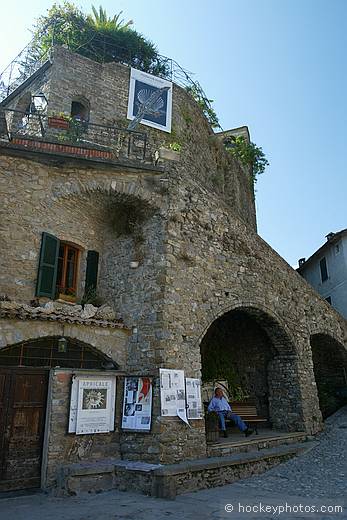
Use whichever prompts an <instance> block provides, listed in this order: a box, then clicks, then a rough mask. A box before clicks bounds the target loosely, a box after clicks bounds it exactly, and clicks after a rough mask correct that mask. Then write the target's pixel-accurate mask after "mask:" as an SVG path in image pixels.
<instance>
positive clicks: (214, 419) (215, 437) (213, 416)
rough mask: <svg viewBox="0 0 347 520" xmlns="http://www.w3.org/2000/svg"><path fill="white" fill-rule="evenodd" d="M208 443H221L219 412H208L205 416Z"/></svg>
mask: <svg viewBox="0 0 347 520" xmlns="http://www.w3.org/2000/svg"><path fill="white" fill-rule="evenodd" d="M205 425H206V441H207V442H219V420H218V414H217V412H207V413H206V415H205Z"/></svg>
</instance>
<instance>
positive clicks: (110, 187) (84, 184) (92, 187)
mask: <svg viewBox="0 0 347 520" xmlns="http://www.w3.org/2000/svg"><path fill="white" fill-rule="evenodd" d="M92 193H103V194H105V195H110V196H114V197H116V198H118V199H119V200H122V201H128V202H131V203H139V202H141V203H142V204H144V205H147V206H151V207H152V208H153V209H162V208H163V207H164V202H163V197H162V195H160V194H159V193H158V192H157V191H155V190H153V189H150V188H147V187H146V186H145V185H144V184H143V183H141V182H140V181H137V182H135V181H134V180H128V179H124V177H122V178H114V177H113V178H111V179H110V178H109V176H108V178H104V177H101V176H99V177H98V178H97V177H96V178H94V179H93V180H84V179H71V178H70V179H69V181H68V182H60V183H59V184H56V185H55V186H54V187H53V196H54V197H55V198H57V199H58V198H67V197H72V196H80V195H84V194H92Z"/></svg>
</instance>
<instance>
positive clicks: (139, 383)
mask: <svg viewBox="0 0 347 520" xmlns="http://www.w3.org/2000/svg"><path fill="white" fill-rule="evenodd" d="M151 418H152V379H151V378H150V377H139V376H135V377H126V378H125V381H124V398H123V416H122V428H123V429H124V430H140V431H150V429H151Z"/></svg>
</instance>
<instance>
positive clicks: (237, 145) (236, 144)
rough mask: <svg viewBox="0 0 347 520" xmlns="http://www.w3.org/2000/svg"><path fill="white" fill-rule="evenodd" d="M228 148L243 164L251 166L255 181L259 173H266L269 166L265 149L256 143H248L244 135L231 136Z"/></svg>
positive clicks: (254, 181)
mask: <svg viewBox="0 0 347 520" xmlns="http://www.w3.org/2000/svg"><path fill="white" fill-rule="evenodd" d="M226 149H227V150H228V152H229V153H230V154H231V155H233V156H234V157H235V158H236V159H238V160H239V161H240V163H241V164H243V166H247V167H250V168H251V176H252V181H253V183H256V182H257V177H258V175H261V174H262V173H264V171H265V168H266V166H269V161H268V160H267V159H266V157H265V154H264V152H263V149H262V148H260V147H259V146H257V145H256V144H254V143H248V142H247V141H246V139H245V138H244V137H243V136H242V135H239V136H235V137H234V136H232V137H230V138H229V143H227V146H226Z"/></svg>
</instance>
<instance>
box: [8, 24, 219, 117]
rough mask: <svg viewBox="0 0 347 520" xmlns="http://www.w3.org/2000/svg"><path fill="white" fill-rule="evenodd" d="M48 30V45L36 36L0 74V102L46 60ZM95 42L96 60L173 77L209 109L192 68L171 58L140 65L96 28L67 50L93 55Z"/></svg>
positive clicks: (157, 58) (52, 41)
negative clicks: (43, 45) (42, 46)
mask: <svg viewBox="0 0 347 520" xmlns="http://www.w3.org/2000/svg"><path fill="white" fill-rule="evenodd" d="M51 29H52V27H51V26H47V27H46V28H45V31H44V33H45V34H48V32H49V31H50V30H51ZM52 33H53V34H52V39H51V44H50V46H49V45H48V48H46V49H45V51H44V52H41V51H40V48H38V47H37V41H38V39H36V40H35V39H33V40H32V41H31V42H30V43H29V44H28V45H27V46H26V47H25V48H24V49H23V50H22V51H21V52H20V53H19V54H18V55H17V56H16V58H15V59H14V60H12V62H11V63H10V64H9V65H8V66H7V67H6V69H5V70H4V71H3V72H2V73H1V74H0V102H1V101H2V100H4V99H5V98H6V97H7V96H9V95H10V94H11V93H12V92H13V91H14V90H15V89H16V88H17V87H18V86H19V85H20V84H22V83H23V82H24V81H25V80H26V79H28V78H29V77H30V76H31V75H32V74H33V73H34V72H36V71H37V70H38V69H39V68H40V67H41V66H42V64H43V63H45V62H46V61H47V60H49V58H50V52H51V49H52V47H53V46H54V44H55V38H54V30H53V32H52ZM96 43H98V49H99V50H100V49H102V54H101V55H98V61H100V62H106V61H107V62H109V61H115V62H118V63H124V64H126V65H130V66H132V67H135V68H139V69H140V70H144V71H145V72H149V73H152V74H154V75H157V76H160V77H163V78H165V79H168V80H170V81H173V82H174V83H176V84H177V85H179V86H181V87H183V88H185V89H188V90H189V91H190V92H192V93H195V94H197V95H198V97H199V99H200V102H201V103H202V105H204V106H205V108H206V111H207V112H208V111H211V110H212V107H211V104H210V100H209V99H208V98H207V96H206V94H205V92H204V91H203V89H202V87H201V85H200V83H199V82H198V81H197V80H195V79H193V78H192V72H189V71H187V70H186V69H183V68H182V67H181V66H180V65H179V64H178V63H177V61H175V60H173V59H172V58H168V57H166V56H162V55H160V54H158V55H157V56H156V58H155V60H153V61H152V62H151V64H150V66H149V68H148V67H144V64H143V63H140V62H139V61H138V58H137V56H136V55H135V54H131V52H130V51H129V49H127V48H123V47H119V46H115V45H114V42H112V40H111V39H110V37H107V36H106V35H101V34H100V33H97V32H95V34H94V35H93V37H92V38H91V39H90V40H89V41H88V42H86V43H85V44H84V45H83V46H80V47H79V48H78V49H74V48H73V47H71V50H72V51H73V52H78V53H80V54H82V55H84V56H87V57H93V53H94V54H95V44H96ZM46 44H47V42H46ZM33 49H35V52H33ZM92 59H93V58H92Z"/></svg>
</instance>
